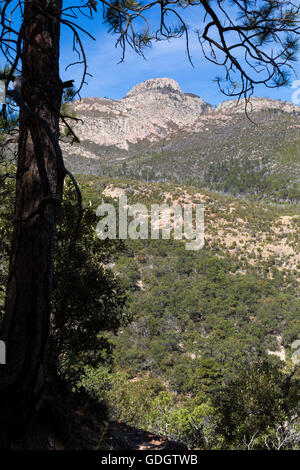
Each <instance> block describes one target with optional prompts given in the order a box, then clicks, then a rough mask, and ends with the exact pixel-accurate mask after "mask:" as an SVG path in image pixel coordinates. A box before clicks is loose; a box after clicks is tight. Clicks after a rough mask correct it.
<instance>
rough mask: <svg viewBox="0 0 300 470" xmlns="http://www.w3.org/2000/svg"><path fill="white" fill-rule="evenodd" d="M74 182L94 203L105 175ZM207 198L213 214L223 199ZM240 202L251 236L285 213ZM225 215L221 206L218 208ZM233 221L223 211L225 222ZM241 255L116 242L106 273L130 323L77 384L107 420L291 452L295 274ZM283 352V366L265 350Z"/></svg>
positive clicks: (209, 443)
mask: <svg viewBox="0 0 300 470" xmlns="http://www.w3.org/2000/svg"><path fill="white" fill-rule="evenodd" d="M81 181H82V183H83V185H84V186H83V187H84V193H85V194H86V196H87V198H88V200H91V201H92V203H93V204H95V205H97V204H98V203H99V202H100V201H101V198H102V196H101V192H102V190H103V189H104V188H105V187H106V186H107V184H110V183H111V181H112V180H109V179H103V178H98V179H97V178H92V177H86V178H81ZM115 184H116V187H119V188H120V187H121V188H127V191H126V193H127V195H128V198H129V200H132V201H136V200H139V201H140V202H144V203H147V202H148V204H149V201H151V202H157V201H159V198H162V195H163V194H164V191H165V192H166V193H168V194H169V193H170V192H171V193H172V194H174V199H176V197H177V193H176V191H178V189H177V188H176V187H171V186H170V185H166V186H165V187H164V186H163V185H161V184H160V185H152V186H151V185H143V186H141V185H135V183H134V182H126V181H125V180H123V181H122V180H119V181H117V182H115ZM137 188H139V191H140V192H139V194H136V191H137ZM156 191H158V192H156ZM207 195H209V193H207ZM209 197H211V198H212V200H213V201H214V202H211V205H210V209H212V208H214V210H215V212H216V213H217V207H218V206H217V203H218V204H219V206H220V205H221V204H222V205H223V206H224V205H225V207H226V206H229V205H230V204H232V202H233V200H232V199H230V198H229V199H228V200H226V199H224V197H223V198H222V197H221V196H214V195H213V194H210V195H209ZM215 197H216V199H214V198H215ZM105 199H106V200H108V201H110V202H112V203H115V202H114V201H113V200H111V199H110V198H109V197H107V196H106V197H105ZM160 202H161V201H160ZM250 207H252V206H247V208H244V209H242V208H240V209H239V211H240V213H239V215H240V216H242V214H243V211H245V212H247V216H248V219H249V224H251V223H253V224H258V225H257V230H261V231H262V230H263V229H264V228H263V227H264V224H265V225H266V230H267V231H268V230H269V231H270V225H269V224H270V219H271V220H272V219H274V218H275V220H276V218H277V217H281V216H282V214H288V213H291V212H289V211H290V208H289V209H288V210H287V209H285V208H281V207H279V206H278V207H276V206H269V207H267V206H264V207H262V208H261V210H262V212H261V213H260V209H259V206H257V205H254V207H253V213H252V210H251V211H250V210H249V208H250ZM295 207H296V206H295ZM227 209H228V207H227ZM266 209H269V211H270V212H269V213H267V215H266ZM219 210H220V207H219ZM236 210H237V212H238V209H236ZM296 210H297V209H296ZM224 213H225V214H226V213H227V216H228V215H229V214H230V211H227V212H226V210H225V209H224V207H223V210H222V211H221V212H220V216H222V217H224ZM235 217H237V214H236V213H235V212H234V213H233V212H232V213H231V214H230V216H229V217H228V223H229V226H230V222H231V223H233V221H234V219H235ZM268 219H269V220H268ZM207 223H208V222H207ZM250 226H251V225H250ZM217 232H218V230H216V233H217ZM243 255H244V256H243V259H241V257H239V256H238V255H237V253H235V252H234V251H231V252H228V251H226V249H225V248H224V249H222V248H220V246H218V245H214V244H212V245H210V246H209V245H207V246H206V247H205V248H204V249H202V250H200V251H199V252H189V251H186V250H185V247H184V244H183V243H181V242H178V241H174V240H167V241H163V240H158V241H154V240H143V241H132V240H127V241H126V242H125V251H124V252H122V253H121V254H118V253H117V254H116V257H115V263H114V267H113V269H114V271H115V272H116V273H117V274H118V275H119V276H120V277H121V279H122V281H121V282H122V283H123V286H124V288H125V289H126V290H127V292H128V295H129V298H128V307H127V308H128V313H129V316H130V317H131V318H132V322H131V323H130V324H129V325H128V326H127V327H125V328H122V329H121V331H119V333H118V336H117V337H114V338H113V337H111V340H112V342H113V344H114V346H115V349H114V354H113V355H114V365H113V368H112V367H111V365H109V366H107V365H106V366H105V365H102V366H101V367H100V368H99V367H96V368H89V369H86V370H85V374H84V376H83V377H82V379H81V382H80V385H81V386H83V387H84V389H85V390H88V392H89V393H90V394H91V396H93V397H97V399H98V400H101V401H103V402H105V403H106V406H107V407H108V410H109V413H110V416H111V417H112V418H114V419H118V420H120V421H125V422H126V423H128V424H131V425H134V426H136V427H139V428H146V429H148V430H151V431H155V432H158V433H160V434H164V435H167V436H168V437H170V438H173V439H179V440H182V441H184V442H185V443H186V444H187V445H188V446H190V447H196V448H233V449H239V448H276V446H277V447H278V446H279V447H282V448H285V449H288V448H297V446H298V441H297V439H298V438H299V422H298V420H297V416H298V415H297V413H298V412H299V410H298V408H297V407H298V406H299V395H298V393H299V392H298V390H297V387H298V385H299V383H298V381H299V377H298V375H297V374H295V375H293V377H292V378H289V377H290V375H291V373H292V370H293V365H292V362H291V349H290V345H291V343H292V342H293V341H294V340H295V339H297V338H298V337H299V331H300V323H299V318H300V316H299V313H300V307H299V305H300V304H299V292H298V281H297V278H298V273H297V272H296V275H295V274H294V272H293V270H292V271H288V270H282V269H278V268H277V267H276V263H274V262H272V261H271V262H270V261H269V260H265V259H264V258H263V257H261V258H259V257H258V258H257V259H256V263H257V264H256V265H253V264H251V263H249V261H250V260H251V257H250V256H248V255H247V253H244V254H243ZM282 349H284V351H285V361H282V360H281V359H282V357H281V359H280V358H279V357H278V355H276V354H274V353H273V354H270V351H272V352H276V351H277V353H279V350H281V351H282ZM244 389H245V390H244ZM237 393H238V396H237ZM232 401H234V404H235V406H236V407H235V408H234V406H230V404H231V403H232ZM252 415H254V416H257V419H256V418H255V419H254V418H252ZM284 423H288V424H284ZM284 426H285V427H284ZM297 436H298V437H297ZM282 441H284V442H283V443H282Z"/></svg>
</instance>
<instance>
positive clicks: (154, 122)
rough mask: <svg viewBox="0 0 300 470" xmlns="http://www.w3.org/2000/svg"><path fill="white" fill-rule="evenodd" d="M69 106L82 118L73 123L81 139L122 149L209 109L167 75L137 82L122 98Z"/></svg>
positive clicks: (153, 137)
mask: <svg viewBox="0 0 300 470" xmlns="http://www.w3.org/2000/svg"><path fill="white" fill-rule="evenodd" d="M72 108H73V109H74V111H75V112H76V114H77V116H78V117H79V118H80V119H81V120H82V121H79V122H78V123H77V124H76V126H75V131H76V133H77V135H78V136H79V138H80V140H81V141H90V142H93V143H94V144H96V145H99V146H104V147H105V146H116V147H117V148H119V149H123V150H128V148H129V146H130V144H137V143H138V142H140V141H143V140H145V139H147V140H148V141H149V142H155V141H158V140H160V139H161V138H162V137H166V136H167V135H168V134H169V133H170V132H172V130H174V129H178V128H183V127H185V126H186V125H187V124H188V125H191V126H192V125H193V124H194V123H195V121H197V120H198V119H199V118H200V117H201V116H202V115H203V114H204V113H207V112H212V107H211V106H210V105H208V104H207V103H205V102H204V101H203V100H202V99H201V98H199V97H198V96H196V95H190V94H185V93H183V92H182V91H181V89H180V86H179V85H178V83H177V82H175V80H171V79H169V78H159V79H152V80H147V81H146V82H143V83H140V84H139V85H136V86H135V87H134V88H133V89H132V90H131V91H130V92H129V93H128V94H127V95H126V97H125V98H123V99H121V100H109V99H105V98H83V99H82V100H81V101H76V102H75V103H74V104H72Z"/></svg>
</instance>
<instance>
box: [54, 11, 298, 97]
mask: <svg viewBox="0 0 300 470" xmlns="http://www.w3.org/2000/svg"><path fill="white" fill-rule="evenodd" d="M66 3H68V2H65V4H66ZM197 14H198V15H199V10H198V12H197V10H196V9H195V10H193V9H192V8H191V9H190V11H189V12H187V13H186V20H187V22H188V23H189V24H191V25H192V27H191V30H192V29H193V28H194V27H195V26H196V25H197V24H198V23H197ZM199 16H200V15H199ZM157 17H158V16H157V14H156V13H153V14H152V15H151V17H150V19H151V20H152V21H153V22H155V21H157ZM80 25H81V26H83V27H85V28H86V29H87V30H88V31H89V32H90V33H91V34H93V35H94V37H95V38H96V41H93V40H92V39H90V38H88V37H84V35H83V36H82V37H83V42H84V46H85V50H86V54H87V60H88V66H89V69H88V70H89V72H90V73H91V74H92V75H93V77H90V78H88V80H87V81H88V85H87V86H84V89H83V90H82V93H81V96H82V97H87V96H95V97H99V96H106V97H109V98H113V99H119V98H122V97H123V96H125V95H126V93H127V92H128V91H129V90H130V89H131V88H132V87H133V86H134V85H135V84H136V83H139V82H142V81H144V80H147V79H149V78H158V77H170V78H173V79H175V80H176V81H178V83H179V84H180V86H181V88H182V90H183V91H185V92H192V93H196V94H198V95H199V96H201V98H203V99H204V100H205V101H207V102H209V103H211V104H218V103H220V102H221V101H224V100H226V99H227V98H226V97H225V96H224V95H222V93H220V92H219V90H218V87H217V84H216V83H213V79H214V78H215V77H216V76H217V75H221V74H222V69H221V67H218V66H215V65H213V64H210V63H209V62H208V61H206V60H205V59H204V58H203V55H202V52H201V48H200V45H199V43H198V41H197V38H196V35H193V33H192V36H191V37H192V39H191V47H190V51H191V55H192V60H193V63H194V68H193V67H192V66H191V64H190V63H189V61H188V58H187V54H186V50H185V40H184V39H183V38H181V39H173V40H171V41H164V42H159V43H154V44H153V47H152V48H150V49H147V50H146V60H144V59H143V58H142V57H139V56H138V55H136V54H135V53H134V52H133V51H131V50H130V49H128V51H127V56H126V59H125V62H123V63H118V62H119V60H120V58H121V49H120V48H118V49H116V48H115V39H116V38H115V36H114V35H112V34H110V33H108V32H107V26H106V25H103V21H102V17H101V14H100V13H98V15H97V16H96V18H95V19H94V20H88V19H85V18H83V19H81V20H80ZM61 44H62V48H61V56H62V70H61V75H62V76H63V78H64V79H71V78H74V79H76V80H77V82H78V80H79V79H80V74H81V69H80V67H79V66H74V67H71V68H69V69H68V70H67V71H66V72H64V67H65V65H66V64H68V63H69V62H73V61H74V59H76V56H74V55H73V53H72V36H71V34H70V32H68V31H66V30H65V29H64V30H63V31H62V42H61ZM295 68H296V71H297V73H298V75H299V78H300V60H299V61H298V63H297V64H296V66H295ZM295 80H296V77H295ZM293 91H294V90H292V88H291V87H287V88H281V89H275V90H271V89H268V88H266V87H264V86H260V87H257V88H256V90H255V96H263V97H270V98H274V99H282V100H286V101H291V97H292V93H293Z"/></svg>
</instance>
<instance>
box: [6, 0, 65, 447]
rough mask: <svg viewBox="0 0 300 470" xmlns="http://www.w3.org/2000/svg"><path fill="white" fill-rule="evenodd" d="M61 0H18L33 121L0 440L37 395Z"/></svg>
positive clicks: (19, 183)
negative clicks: (21, 1)
mask: <svg viewBox="0 0 300 470" xmlns="http://www.w3.org/2000/svg"><path fill="white" fill-rule="evenodd" d="M61 8H62V0H51V1H49V0H28V1H26V2H24V9H25V11H24V41H23V46H22V56H21V60H22V77H23V78H22V96H23V99H24V101H25V102H26V103H27V105H28V106H29V108H30V109H31V110H32V111H33V112H34V113H36V115H38V116H39V117H40V118H42V119H41V120H39V119H36V118H33V117H32V115H30V114H28V113H27V112H26V110H24V109H21V110H20V130H19V144H18V145H19V149H18V168H17V179H16V204H15V221H14V233H13V242H12V252H11V260H10V272H9V281H8V286H7V298H6V314H5V319H4V323H3V327H2V332H1V339H2V340H3V341H5V343H6V348H7V364H6V365H2V366H0V427H1V433H0V445H1V446H2V448H3V447H6V446H8V445H9V444H8V443H9V441H10V440H11V439H12V438H14V437H15V435H17V434H18V433H20V434H21V433H22V432H24V429H25V427H26V425H27V423H28V420H29V419H30V417H31V416H32V414H33V412H34V410H35V409H36V407H37V403H38V402H39V400H40V398H41V395H42V393H43V378H44V367H43V362H44V356H45V349H46V346H47V338H48V331H49V318H50V301H51V283H52V270H53V249H54V236H55V220H56V214H57V204H55V203H54V201H56V202H57V201H59V200H61V195H62V187H63V180H64V176H65V175H64V169H63V165H62V162H61V161H60V159H59V158H58V155H57V150H56V149H55V146H54V145H53V142H51V139H50V138H49V130H48V132H47V131H46V128H45V125H44V123H43V120H44V121H47V123H48V124H49V126H50V128H51V130H52V132H53V133H54V135H55V136H56V137H58V133H59V109H60V106H61V96H62V84H61V81H60V78H59V38H60V22H59V19H60V15H61Z"/></svg>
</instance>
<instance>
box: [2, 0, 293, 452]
mask: <svg viewBox="0 0 300 470" xmlns="http://www.w3.org/2000/svg"><path fill="white" fill-rule="evenodd" d="M65 3H66V4H67V6H64V5H63V1H62V0H51V1H48V0H26V1H21V0H16V1H12V0H2V1H1V2H0V7H1V13H0V19H1V21H0V23H1V26H0V47H1V53H2V57H3V58H5V60H6V61H7V62H8V63H10V65H11V69H10V70H11V71H10V73H9V74H8V75H6V76H5V77H3V76H2V78H5V79H6V83H7V95H8V96H9V97H10V99H12V100H14V101H15V104H16V106H18V107H19V108H20V118H19V143H18V165H17V175H16V204H15V219H14V234H13V242H12V247H11V259H10V271H9V281H8V285H7V293H6V313H5V318H4V322H3V325H2V333H1V339H2V340H3V341H5V343H6V347H7V364H6V365H5V366H1V369H0V425H1V438H0V441H1V446H2V447H8V446H9V442H10V440H11V438H12V437H13V434H14V433H15V431H16V430H18V432H19V433H22V432H23V431H24V430H25V429H26V424H27V423H28V420H29V419H30V417H31V416H32V414H33V413H34V410H35V409H36V406H37V403H38V402H39V400H40V399H41V398H42V393H43V388H44V357H45V351H46V346H47V338H48V333H49V318H50V300H51V291H52V272H53V256H54V239H55V232H56V219H57V213H58V211H59V207H60V204H61V200H62V191H63V182H64V178H65V177H66V176H67V174H68V172H67V171H66V170H65V167H64V163H63V158H62V153H61V150H60V147H59V143H58V137H59V119H60V108H61V98H62V93H63V87H64V84H63V83H62V81H61V80H60V76H59V50H60V29H61V26H62V25H63V26H67V27H69V28H70V29H71V30H72V32H73V34H74V48H75V50H76V51H77V52H78V53H79V54H80V56H81V57H80V59H79V62H82V64H83V67H84V70H83V81H82V83H81V85H80V87H79V88H81V87H82V85H83V82H84V78H85V76H86V68H87V61H86V55H85V52H84V49H83V45H82V42H81V39H80V33H81V32H83V29H82V28H81V26H80V23H78V22H77V23H76V21H77V20H78V18H79V15H80V14H84V15H88V16H90V17H93V15H94V16H96V17H97V14H98V12H97V10H100V9H101V10H102V14H103V18H102V19H104V21H105V22H106V23H107V24H108V26H109V29H110V30H111V31H112V32H114V33H115V34H116V37H117V44H118V45H120V46H121V48H122V59H124V54H125V50H126V47H127V46H129V47H132V48H133V49H134V50H135V51H136V52H137V53H138V54H143V53H144V48H145V47H146V46H147V45H149V44H150V43H151V42H152V41H155V40H164V39H170V38H179V37H185V40H186V47H187V52H188V57H189V59H190V60H191V57H190V54H189V37H190V32H189V29H188V25H187V23H186V21H185V11H186V10H187V9H191V8H194V9H195V10H196V12H197V17H198V18H199V28H198V31H197V32H196V34H197V36H198V39H199V44H200V47H201V48H202V50H203V53H204V55H205V57H206V58H207V59H208V60H209V61H211V62H213V63H215V64H216V65H221V66H223V67H224V68H225V79H226V82H225V83H227V84H228V87H226V88H225V85H224V86H223V85H222V82H221V80H220V79H219V78H218V79H217V81H218V84H219V86H220V87H221V88H222V89H223V91H224V93H227V94H229V95H232V96H238V97H245V98H246V99H248V98H249V96H251V94H252V93H253V89H254V86H255V85H256V84H260V83H263V84H265V85H266V86H269V87H277V86H282V85H286V84H287V83H288V76H289V72H290V71H291V70H292V63H293V61H294V60H295V58H296V55H295V54H296V52H297V35H299V8H300V6H299V1H298V0H292V1H287V0H225V1H224V0H184V1H181V0H180V1H178V0H163V1H162V0H154V1H151V2H150V1H146V2H142V3H139V2H137V1H135V0H113V1H110V0H100V1H95V0H88V1H83V2H82V1H79V0H78V1H77V0H74V3H73V5H72V4H71V5H70V3H71V2H65ZM155 10H156V11H157V13H158V14H157V18H158V20H157V25H155V24H153V14H152V13H153V11H155ZM150 14H151V17H150ZM14 18H16V19H15V21H13V19H14ZM174 20H176V22H177V24H175V25H174ZM15 25H20V27H17V28H16V26H15ZM15 28H16V29H15ZM18 74H21V77H20V76H19V77H17V78H16V76H17V75H18ZM12 84H13V88H12ZM69 85H70V84H68V86H69ZM74 184H75V182H74Z"/></svg>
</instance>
